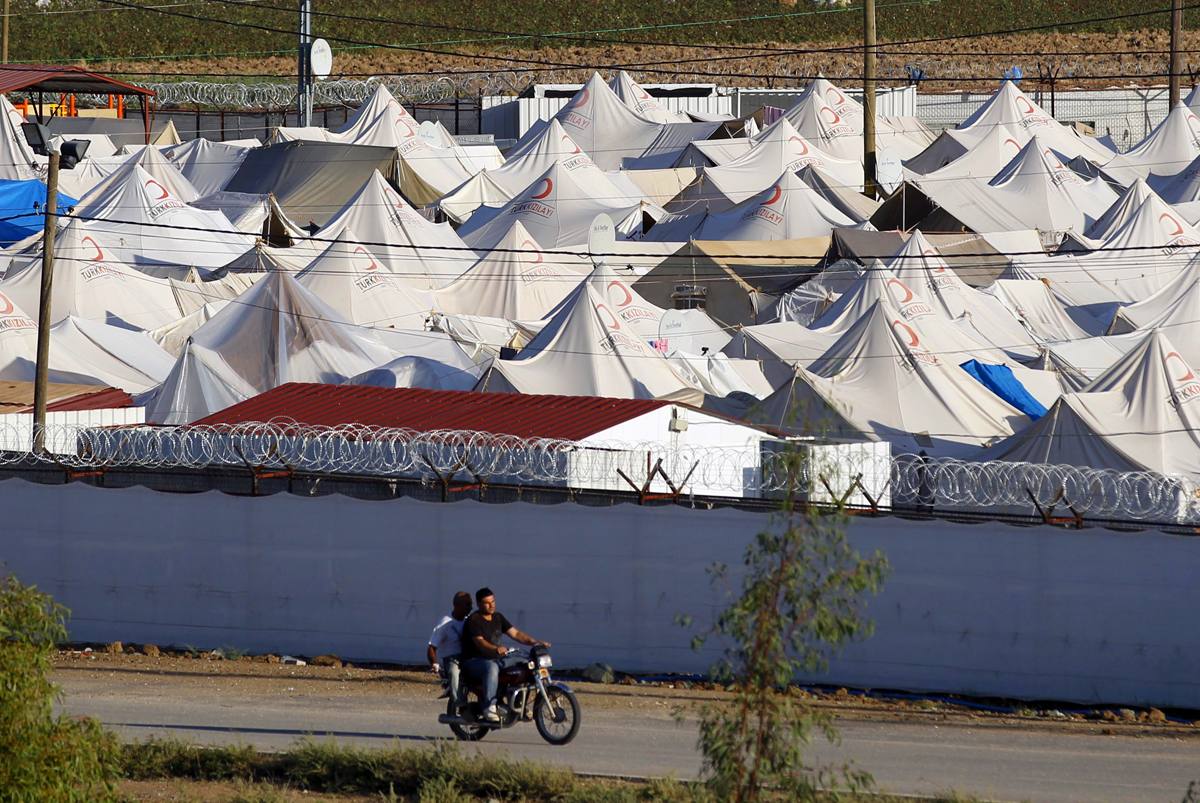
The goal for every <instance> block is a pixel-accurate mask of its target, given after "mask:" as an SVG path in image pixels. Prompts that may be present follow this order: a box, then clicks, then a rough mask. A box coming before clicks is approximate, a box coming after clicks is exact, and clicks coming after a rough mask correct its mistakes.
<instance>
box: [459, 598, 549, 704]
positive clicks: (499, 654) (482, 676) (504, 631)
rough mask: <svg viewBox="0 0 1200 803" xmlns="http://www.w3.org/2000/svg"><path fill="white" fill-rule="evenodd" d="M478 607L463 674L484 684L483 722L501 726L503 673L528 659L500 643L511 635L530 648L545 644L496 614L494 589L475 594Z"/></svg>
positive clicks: (470, 623)
mask: <svg viewBox="0 0 1200 803" xmlns="http://www.w3.org/2000/svg"><path fill="white" fill-rule="evenodd" d="M475 603H476V605H477V606H478V607H479V610H477V611H475V613H473V614H471V616H470V618H468V619H467V621H466V623H465V624H464V625H463V639H462V643H463V659H464V660H463V671H465V672H466V673H467V676H468V677H469V678H471V679H473V680H474V681H475V682H477V683H483V691H484V699H483V704H484V706H485V708H484V714H483V718H484V719H486V720H487V721H488V722H499V721H500V712H499V710H498V709H497V708H496V693H497V691H498V688H499V685H500V672H501V670H504V669H507V668H509V667H510V666H518V665H520V663H521V662H522V661H527V660H529V659H528V658H525V657H514V656H510V655H509V654H508V653H509V649H508V648H507V647H505V646H504V645H502V644H501V643H500V642H501V640H502V637H503V636H505V635H507V636H508V637H509V638H511V639H512V640H513V641H516V642H519V643H521V644H526V645H530V646H532V645H535V644H542V645H545V646H546V647H549V646H550V642H548V641H537V640H536V639H534V638H533V637H532V636H527V635H526V634H524V633H522V632H521V631H520V630H517V629H516V628H515V627H513V626H512V623H511V622H509V621H508V619H506V618H505V617H504V614H502V613H497V611H496V597H495V595H493V594H492V590H491V589H490V588H481V589H479V590H478V591H476V592H475Z"/></svg>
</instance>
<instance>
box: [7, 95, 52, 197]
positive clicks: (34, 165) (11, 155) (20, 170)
mask: <svg viewBox="0 0 1200 803" xmlns="http://www.w3.org/2000/svg"><path fill="white" fill-rule="evenodd" d="M24 122H25V118H24V117H23V116H22V115H21V113H20V112H19V111H17V110H16V108H15V107H14V106H13V105H12V104H11V103H10V102H9V100H8V98H6V97H5V96H3V95H0V180H3V181H30V180H33V179H40V180H45V178H46V159H45V157H40V158H39V157H37V156H35V155H34V153H33V149H32V148H30V147H29V143H28V142H26V141H25V134H24V132H22V130H21V124H22V123H24Z"/></svg>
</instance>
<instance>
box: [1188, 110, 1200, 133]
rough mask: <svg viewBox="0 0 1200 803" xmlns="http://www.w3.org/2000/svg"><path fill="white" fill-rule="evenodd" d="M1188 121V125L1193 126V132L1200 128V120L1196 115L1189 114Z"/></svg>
mask: <svg viewBox="0 0 1200 803" xmlns="http://www.w3.org/2000/svg"><path fill="white" fill-rule="evenodd" d="M1187 119H1188V124H1189V125H1191V127H1192V131H1195V130H1196V129H1197V128H1200V118H1197V117H1196V115H1194V114H1189V115H1188V116H1187Z"/></svg>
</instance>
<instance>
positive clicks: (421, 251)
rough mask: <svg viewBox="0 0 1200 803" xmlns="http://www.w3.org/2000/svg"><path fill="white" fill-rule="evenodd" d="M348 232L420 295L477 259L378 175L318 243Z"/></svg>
mask: <svg viewBox="0 0 1200 803" xmlns="http://www.w3.org/2000/svg"><path fill="white" fill-rule="evenodd" d="M346 229H350V230H352V231H353V232H354V233H355V234H356V235H358V236H359V237H361V238H362V243H363V244H364V245H366V246H367V247H368V248H369V249H370V250H371V253H372V254H374V255H375V257H376V258H378V259H379V261H380V262H381V263H383V264H384V265H385V266H386V267H387V268H388V270H390V271H391V272H392V274H394V275H395V276H398V277H399V278H401V279H403V280H404V281H406V282H408V283H409V284H411V285H412V286H413V287H415V288H417V289H421V290H428V289H432V288H434V287H442V286H444V285H446V284H448V283H449V282H451V281H453V280H454V279H456V278H457V277H458V276H459V275H461V274H462V272H463V271H464V270H466V269H467V267H469V266H470V265H471V264H472V263H473V262H475V260H476V259H477V258H478V257H477V256H476V254H475V253H474V252H473V251H471V249H470V248H468V247H467V244H466V243H464V242H463V241H462V239H461V238H459V236H458V235H457V234H456V233H455V232H454V229H453V228H451V227H450V224H449V223H431V222H430V221H429V220H427V219H425V218H424V217H423V216H421V215H420V214H419V213H418V212H417V211H416V210H415V209H413V208H412V207H411V206H409V205H408V204H407V203H406V202H405V201H404V199H403V198H401V197H400V194H399V193H397V192H396V191H395V190H394V189H392V187H391V185H389V184H388V183H387V181H386V180H385V179H384V177H383V176H382V175H380V173H379V171H378V170H376V171H375V172H374V173H372V174H371V178H370V179H368V180H367V183H366V184H364V185H363V186H362V189H360V190H359V191H358V192H357V193H355V194H354V197H353V198H351V199H350V200H349V201H348V202H347V203H346V205H345V206H344V207H342V208H341V209H340V210H339V211H338V212H337V214H335V215H334V216H333V217H332V218H330V220H329V222H328V223H326V224H325V225H324V226H322V227H321V228H320V230H318V232H317V237H319V238H320V239H322V240H324V241H331V240H335V239H337V238H339V237H340V236H341V235H342V232H344V231H345V230H346Z"/></svg>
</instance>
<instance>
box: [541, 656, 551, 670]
mask: <svg viewBox="0 0 1200 803" xmlns="http://www.w3.org/2000/svg"><path fill="white" fill-rule="evenodd" d="M538 666H540V667H542V668H543V669H545V668H547V667H551V666H554V662H552V661H551V660H550V656H549V655H539V656H538Z"/></svg>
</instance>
